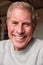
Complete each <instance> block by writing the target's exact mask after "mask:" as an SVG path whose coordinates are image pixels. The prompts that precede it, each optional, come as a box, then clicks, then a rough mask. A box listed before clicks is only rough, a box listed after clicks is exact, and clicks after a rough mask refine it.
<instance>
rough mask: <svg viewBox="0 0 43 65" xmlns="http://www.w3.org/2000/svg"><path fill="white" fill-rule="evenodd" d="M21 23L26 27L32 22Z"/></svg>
mask: <svg viewBox="0 0 43 65" xmlns="http://www.w3.org/2000/svg"><path fill="white" fill-rule="evenodd" d="M23 25H24V26H26V27H29V26H31V25H32V23H28V22H25V23H23Z"/></svg>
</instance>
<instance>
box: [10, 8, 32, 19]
mask: <svg viewBox="0 0 43 65" xmlns="http://www.w3.org/2000/svg"><path fill="white" fill-rule="evenodd" d="M31 17H32V13H31V12H30V11H28V10H26V9H18V8H15V9H13V10H11V11H10V19H16V20H25V19H27V20H29V19H31Z"/></svg>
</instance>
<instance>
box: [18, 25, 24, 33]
mask: <svg viewBox="0 0 43 65" xmlns="http://www.w3.org/2000/svg"><path fill="white" fill-rule="evenodd" d="M17 32H18V33H19V34H22V33H24V28H23V26H22V25H19V26H18V31H17Z"/></svg>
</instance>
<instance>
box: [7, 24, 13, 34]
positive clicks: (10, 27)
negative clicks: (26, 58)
mask: <svg viewBox="0 0 43 65" xmlns="http://www.w3.org/2000/svg"><path fill="white" fill-rule="evenodd" d="M7 28H8V33H11V32H13V30H14V27H13V26H12V25H10V24H8V25H7Z"/></svg>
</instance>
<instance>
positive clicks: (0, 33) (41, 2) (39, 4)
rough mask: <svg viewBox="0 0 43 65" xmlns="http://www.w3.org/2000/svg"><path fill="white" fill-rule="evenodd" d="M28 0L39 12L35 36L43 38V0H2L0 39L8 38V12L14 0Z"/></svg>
mask: <svg viewBox="0 0 43 65" xmlns="http://www.w3.org/2000/svg"><path fill="white" fill-rule="evenodd" d="M15 1H26V2H29V3H31V4H32V5H33V6H34V8H35V11H36V12H37V14H36V15H37V27H36V30H35V32H34V35H33V37H35V38H39V39H43V0H0V40H3V39H8V33H7V27H6V13H7V9H8V7H9V6H10V4H11V3H12V2H15Z"/></svg>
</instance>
